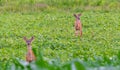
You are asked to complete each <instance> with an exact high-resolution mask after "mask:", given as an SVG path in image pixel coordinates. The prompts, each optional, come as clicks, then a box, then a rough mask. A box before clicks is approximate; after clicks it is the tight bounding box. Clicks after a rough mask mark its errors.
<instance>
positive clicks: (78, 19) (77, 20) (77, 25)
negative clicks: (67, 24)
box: [73, 14, 82, 37]
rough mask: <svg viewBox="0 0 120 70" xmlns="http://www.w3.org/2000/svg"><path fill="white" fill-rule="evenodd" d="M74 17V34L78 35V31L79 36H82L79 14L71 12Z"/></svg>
mask: <svg viewBox="0 0 120 70" xmlns="http://www.w3.org/2000/svg"><path fill="white" fill-rule="evenodd" d="M73 15H74V17H75V18H76V20H75V24H74V27H75V35H76V36H78V33H79V31H80V36H81V37H82V23H81V21H80V16H81V14H73Z"/></svg>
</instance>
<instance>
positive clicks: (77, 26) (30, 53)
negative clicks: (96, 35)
mask: <svg viewBox="0 0 120 70" xmlns="http://www.w3.org/2000/svg"><path fill="white" fill-rule="evenodd" d="M74 16H75V18H76V21H75V35H76V36H77V35H78V32H79V31H80V36H82V24H81V22H80V18H79V17H80V16H81V14H78V15H76V14H74ZM33 39H34V37H31V39H27V38H26V37H24V40H25V42H26V44H27V49H28V50H27V54H26V61H27V62H32V61H34V60H35V59H36V57H35V55H34V53H33V51H32V46H31V42H32V41H33Z"/></svg>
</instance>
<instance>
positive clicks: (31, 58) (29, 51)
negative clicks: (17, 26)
mask: <svg viewBox="0 0 120 70" xmlns="http://www.w3.org/2000/svg"><path fill="white" fill-rule="evenodd" d="M24 40H25V42H26V44H27V54H26V61H27V62H32V61H34V60H35V59H36V57H35V55H34V53H33V51H32V46H31V42H32V40H33V37H32V38H31V39H29V40H27V39H26V37H24Z"/></svg>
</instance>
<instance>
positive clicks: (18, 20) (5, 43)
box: [0, 0, 120, 70]
mask: <svg viewBox="0 0 120 70" xmlns="http://www.w3.org/2000/svg"><path fill="white" fill-rule="evenodd" d="M78 1H79V0H78ZM103 1H105V0H103ZM118 2H119V1H117V0H116V1H114V2H112V0H111V1H110V3H108V4H106V1H105V4H96V3H97V1H96V2H88V4H87V5H86V3H85V1H84V2H81V4H80V5H79V4H76V3H77V2H76V3H74V4H72V2H70V1H68V3H67V4H65V5H63V2H62V1H60V2H58V1H55V0H54V1H53V2H49V1H41V0H35V2H34V1H33V0H31V1H28V0H25V1H21V2H20V1H16V0H14V1H8V2H5V1H1V6H0V13H1V17H0V30H1V31H0V38H1V39H0V53H1V54H0V57H1V58H0V61H1V62H0V66H1V67H4V69H5V68H7V67H6V66H5V64H6V63H7V61H8V62H9V63H10V65H11V64H12V63H13V64H14V65H15V66H14V65H13V66H12V67H16V66H17V67H19V66H20V67H22V66H24V65H22V64H21V60H17V59H14V58H19V59H22V60H25V54H26V49H27V48H26V44H25V42H24V40H23V37H24V36H26V37H28V38H30V37H31V36H34V37H35V40H34V41H33V43H32V47H33V49H34V50H35V52H36V53H37V57H38V58H39V57H40V55H39V51H41V52H42V53H43V55H42V57H43V58H44V59H45V58H48V61H45V63H46V64H47V65H48V66H49V65H50V66H52V67H54V66H55V65H56V66H55V67H56V68H59V67H61V68H62V67H70V65H71V64H72V62H74V61H77V62H78V64H79V63H80V65H83V68H85V69H87V70H89V69H91V70H94V69H101V70H102V68H103V69H104V70H106V69H109V68H111V69H112V70H116V69H119V65H120V63H119V61H120V57H119V56H120V55H119V50H120V49H119V48H120V47H119V46H120V43H119V35H120V33H119V30H120V27H119V26H120V24H119V22H120V20H119V18H120V14H119V3H118ZM65 3H66V1H65ZM91 3H92V4H91ZM98 3H100V2H98ZM71 4H72V5H71ZM93 4H94V5H93ZM111 4H112V5H115V7H114V6H111V7H112V8H111V7H110V5H111ZM14 5H15V6H14ZM56 5H57V6H56ZM70 5H71V6H72V7H71V6H70ZM73 5H74V6H73ZM9 6H10V7H9ZM25 6H26V7H25ZM36 6H39V7H37V8H36ZM41 6H42V7H41ZM104 6H106V7H105V9H104V8H102V7H104ZM69 7H70V8H69ZM79 7H80V8H79ZM106 8H108V9H106ZM110 8H111V9H110ZM115 8H117V10H114V9H115ZM73 13H82V16H81V22H82V25H83V37H82V38H80V37H75V35H74V26H73V25H74V21H75V18H74V16H73ZM11 58H12V59H11ZM76 58H78V60H76ZM51 59H53V60H56V64H52V65H51V64H49V61H50V60H51ZM74 59H75V60H74ZM79 59H80V60H79ZM14 61H16V62H17V63H16V62H14ZM40 61H41V60H40ZM79 61H80V62H79ZM81 61H82V62H81ZM19 62H20V63H19ZM38 62H39V61H38ZM36 63H37V62H36ZM43 63H44V61H43ZM57 64H58V66H57ZM59 64H60V66H59ZM10 65H9V66H10ZM21 65H22V66H21ZM31 65H32V64H31ZM75 65H76V64H75ZM33 66H34V63H33ZM43 66H44V65H43ZM1 67H0V68H1ZM38 67H39V66H38ZM76 67H79V66H77V65H76ZM25 68H28V69H29V67H25ZM45 68H47V67H45ZM48 69H49V67H48ZM66 70H70V69H69V68H66Z"/></svg>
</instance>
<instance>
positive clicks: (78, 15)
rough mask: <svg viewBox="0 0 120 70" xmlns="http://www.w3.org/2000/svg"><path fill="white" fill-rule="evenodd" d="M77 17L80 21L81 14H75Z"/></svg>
mask: <svg viewBox="0 0 120 70" xmlns="http://www.w3.org/2000/svg"><path fill="white" fill-rule="evenodd" d="M73 15H74V16H75V18H76V19H78V20H80V16H81V14H73Z"/></svg>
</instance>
